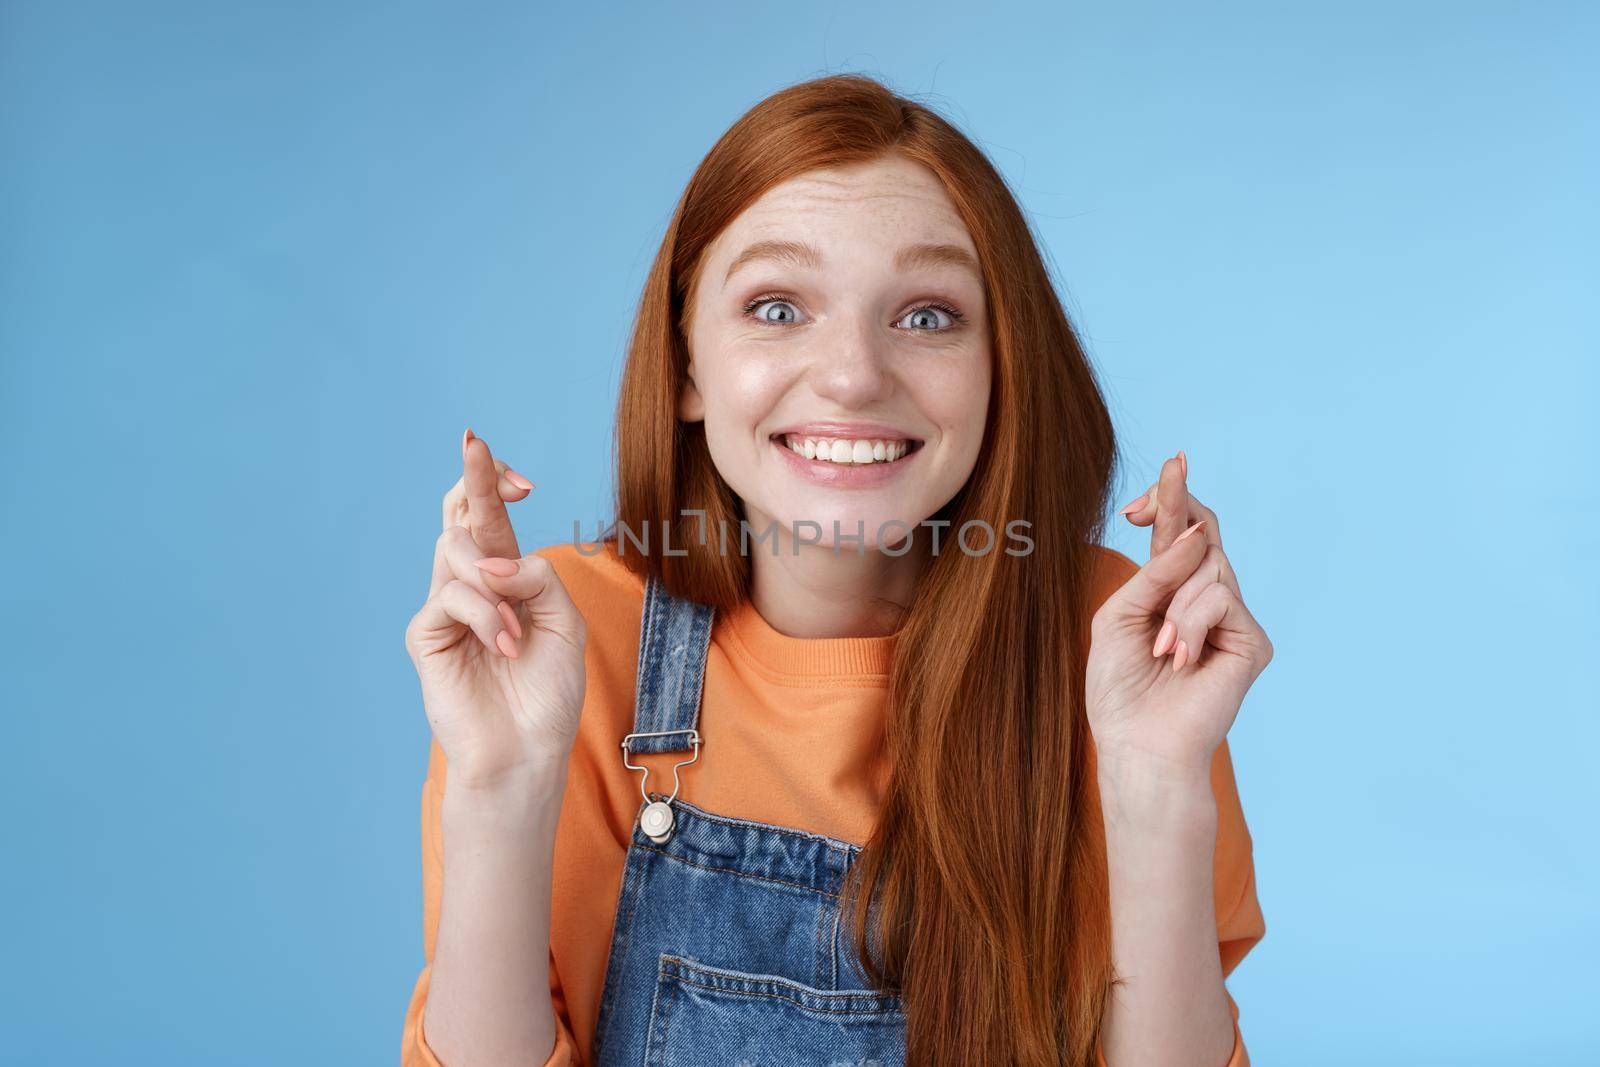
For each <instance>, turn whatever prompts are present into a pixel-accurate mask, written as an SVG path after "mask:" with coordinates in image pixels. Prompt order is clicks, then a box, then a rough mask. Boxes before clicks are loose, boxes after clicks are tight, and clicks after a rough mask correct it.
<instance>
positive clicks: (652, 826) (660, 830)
mask: <svg viewBox="0 0 1600 1067" xmlns="http://www.w3.org/2000/svg"><path fill="white" fill-rule="evenodd" d="M639 828H640V829H641V830H643V831H644V835H645V836H646V837H648V838H649V839H650V840H652V841H654V842H655V843H656V844H658V845H659V844H661V842H663V841H665V840H666V839H667V838H668V837H669V836H671V834H672V805H670V804H668V803H667V802H666V801H663V800H652V801H651V802H650V803H648V804H646V805H645V806H644V810H643V811H642V812H640V813H639Z"/></svg>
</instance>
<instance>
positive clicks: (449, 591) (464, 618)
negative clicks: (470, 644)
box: [406, 580, 521, 659]
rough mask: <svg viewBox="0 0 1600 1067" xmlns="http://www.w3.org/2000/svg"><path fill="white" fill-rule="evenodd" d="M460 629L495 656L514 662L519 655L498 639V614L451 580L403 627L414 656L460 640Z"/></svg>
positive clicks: (500, 624) (501, 625) (462, 584)
mask: <svg viewBox="0 0 1600 1067" xmlns="http://www.w3.org/2000/svg"><path fill="white" fill-rule="evenodd" d="M462 627H465V628H466V629H467V630H470V631H471V632H472V634H473V636H474V637H476V638H477V639H478V640H479V641H480V642H482V643H483V646H484V647H485V648H487V649H489V650H490V651H491V652H494V653H495V654H497V655H500V656H504V657H507V658H509V659H516V658H517V656H518V655H519V654H520V652H521V650H520V648H519V647H518V645H517V643H516V642H515V641H512V640H511V639H510V637H509V635H507V638H506V640H504V641H502V640H501V639H500V635H501V634H504V633H505V625H504V620H502V619H501V617H500V613H499V611H497V610H496V609H495V607H494V606H493V605H492V604H490V603H489V601H487V600H485V599H484V598H483V596H482V595H480V594H479V593H478V591H477V590H476V589H473V588H472V587H471V586H470V585H468V584H467V583H465V582H462V581H454V580H453V581H449V582H446V583H445V585H444V587H443V588H441V589H440V590H439V591H438V592H437V593H435V594H434V595H433V596H430V597H429V598H428V600H427V602H426V603H424V604H423V605H422V609H421V610H420V611H418V612H417V614H416V615H415V616H414V617H413V618H412V620H411V624H410V626H408V627H407V628H406V644H407V647H409V648H412V649H413V653H414V654H424V655H425V654H427V653H430V652H437V651H441V650H443V649H446V648H449V647H451V646H452V645H454V644H455V642H456V641H457V640H459V639H460V637H461V636H462Z"/></svg>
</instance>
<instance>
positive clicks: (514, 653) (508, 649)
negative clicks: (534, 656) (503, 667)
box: [494, 630, 522, 659]
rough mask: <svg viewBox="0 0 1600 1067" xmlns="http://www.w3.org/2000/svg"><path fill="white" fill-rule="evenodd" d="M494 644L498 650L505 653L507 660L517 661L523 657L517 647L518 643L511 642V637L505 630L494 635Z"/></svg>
mask: <svg viewBox="0 0 1600 1067" xmlns="http://www.w3.org/2000/svg"><path fill="white" fill-rule="evenodd" d="M494 643H495V647H496V648H498V649H499V650H500V651H501V652H503V653H505V657H506V659H516V658H517V657H518V656H520V655H522V650H521V649H520V648H518V647H517V643H516V642H515V641H513V640H511V635H510V634H508V633H506V632H505V631H504V630H501V631H500V632H499V633H497V634H495V635H494Z"/></svg>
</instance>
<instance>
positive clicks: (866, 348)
mask: <svg viewBox="0 0 1600 1067" xmlns="http://www.w3.org/2000/svg"><path fill="white" fill-rule="evenodd" d="M838 325H839V329H837V330H835V331H832V332H831V333H830V334H827V335H824V336H822V337H818V338H817V348H816V354H815V356H814V358H813V361H812V367H811V374H810V378H811V388H812V390H813V391H814V392H815V393H816V394H817V395H818V396H819V397H822V398H823V399H825V400H831V401H833V402H834V403H835V404H838V405H839V406H840V407H841V408H848V409H856V408H866V407H869V406H871V405H872V404H875V403H878V402H880V401H882V400H885V399H887V398H888V396H889V395H890V393H892V392H893V391H894V375H893V373H892V369H891V367H890V365H889V351H888V347H887V343H886V339H884V338H881V337H878V336H877V335H876V327H875V326H874V324H873V323H872V322H871V321H870V320H869V318H868V317H865V316H863V317H852V318H850V319H849V320H848V321H846V322H840V323H839V324H838Z"/></svg>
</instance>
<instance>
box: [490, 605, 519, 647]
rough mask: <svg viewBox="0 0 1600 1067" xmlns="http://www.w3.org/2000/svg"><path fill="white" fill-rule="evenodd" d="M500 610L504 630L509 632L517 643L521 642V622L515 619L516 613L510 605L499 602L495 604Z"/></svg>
mask: <svg viewBox="0 0 1600 1067" xmlns="http://www.w3.org/2000/svg"><path fill="white" fill-rule="evenodd" d="M495 607H496V608H498V609H499V610H500V618H501V619H503V620H505V624H506V629H507V630H510V631H511V636H512V637H514V638H516V639H517V640H518V641H521V640H522V620H521V619H519V618H517V611H516V609H515V608H513V607H512V606H511V605H510V604H508V603H506V602H505V601H504V600H501V601H499V602H497V603H496V604H495Z"/></svg>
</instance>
